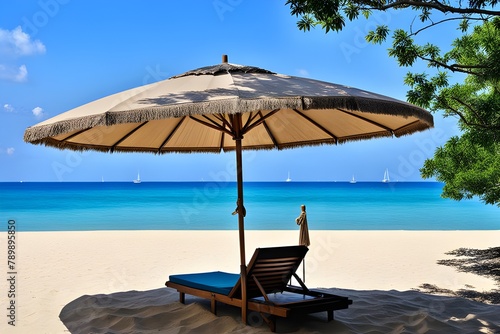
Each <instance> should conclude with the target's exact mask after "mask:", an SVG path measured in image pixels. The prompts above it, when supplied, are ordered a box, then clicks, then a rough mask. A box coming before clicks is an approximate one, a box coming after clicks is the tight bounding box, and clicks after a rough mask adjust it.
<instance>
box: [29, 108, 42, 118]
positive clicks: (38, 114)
mask: <svg viewBox="0 0 500 334" xmlns="http://www.w3.org/2000/svg"><path fill="white" fill-rule="evenodd" d="M31 112H32V113H33V115H35V117H36V118H41V117H42V116H43V109H42V108H40V107H35V108H33V110H32V111H31Z"/></svg>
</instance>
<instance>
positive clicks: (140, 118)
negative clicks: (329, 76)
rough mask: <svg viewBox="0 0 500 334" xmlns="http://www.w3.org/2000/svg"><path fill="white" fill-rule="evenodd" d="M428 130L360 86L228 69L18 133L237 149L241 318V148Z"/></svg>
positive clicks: (125, 145) (62, 141) (56, 142)
mask: <svg viewBox="0 0 500 334" xmlns="http://www.w3.org/2000/svg"><path fill="white" fill-rule="evenodd" d="M432 125H433V118H432V115H431V114H429V113H428V112H427V111H426V110H424V109H422V108H419V107H417V106H414V105H412V104H409V103H406V102H402V101H399V100H396V99H393V98H390V97H387V96H383V95H379V94H375V93H371V92H368V91H364V90H361V89H356V88H352V87H348V86H343V85H338V84H333V83H329V82H323V81H317V80H312V79H307V78H301V77H294V76H289V75H283V74H277V73H274V72H271V71H268V70H265V69H261V68H258V67H253V66H242V65H236V64H231V63H228V62H227V56H223V61H222V63H221V64H217V65H213V66H207V67H202V68H199V69H195V70H192V71H188V72H186V73H183V74H180V75H177V76H174V77H171V78H170V79H167V80H163V81H159V82H156V83H152V84H149V85H145V86H141V87H137V88H133V89H129V90H126V91H123V92H121V93H117V94H114V95H110V96H107V97H104V98H102V99H99V100H96V101H94V102H90V103H88V104H85V105H83V106H80V107H77V108H75V109H72V110H70V111H67V112H65V113H62V114H60V115H58V116H55V117H53V118H50V119H48V120H46V121H43V122H41V123H39V124H36V125H34V126H32V127H29V128H28V129H26V131H25V134H24V139H25V141H27V142H30V143H34V144H45V145H47V146H53V147H56V148H60V149H73V150H96V151H103V152H151V153H158V154H162V153H169V152H216V153H217V152H221V151H235V155H236V175H237V177H236V179H237V180H236V181H237V189H238V190H237V200H236V203H237V207H236V210H235V211H236V213H237V214H238V229H239V243H240V263H241V279H242V300H243V307H242V318H243V322H245V323H246V290H245V287H246V260H245V237H244V216H245V208H244V203H243V173H242V150H259V149H286V148H293V147H298V146H311V145H320V144H340V143H344V142H347V141H354V140H362V139H370V138H376V137H388V136H389V137H390V136H395V137H399V136H403V135H407V134H410V133H413V132H416V131H421V130H425V129H427V128H429V127H432Z"/></svg>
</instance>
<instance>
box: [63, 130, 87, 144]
mask: <svg viewBox="0 0 500 334" xmlns="http://www.w3.org/2000/svg"><path fill="white" fill-rule="evenodd" d="M90 129H92V128H86V129H83V130H80V131H77V132H75V133H72V134H70V135H69V136H67V137H65V138H63V139H61V140H60V141H61V142H64V141H66V140H69V139H71V138H73V137H76V136H78V135H79V134H82V133H84V132H85V131H87V130H90Z"/></svg>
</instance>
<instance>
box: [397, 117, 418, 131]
mask: <svg viewBox="0 0 500 334" xmlns="http://www.w3.org/2000/svg"><path fill="white" fill-rule="evenodd" d="M419 122H420V121H419V120H416V121H413V122H411V123H410V124H405V125H403V126H402V127H399V128H397V129H394V132H397V131H401V130H403V129H404V128H408V127H412V126H413V125H414V124H417V123H419Z"/></svg>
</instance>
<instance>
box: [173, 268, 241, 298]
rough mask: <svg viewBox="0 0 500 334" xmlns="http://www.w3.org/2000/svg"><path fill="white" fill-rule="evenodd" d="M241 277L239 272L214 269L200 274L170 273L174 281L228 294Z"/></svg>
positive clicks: (195, 287)
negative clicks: (232, 272) (233, 272)
mask: <svg viewBox="0 0 500 334" xmlns="http://www.w3.org/2000/svg"><path fill="white" fill-rule="evenodd" d="M239 278H240V275H239V274H231V273H225V272H222V271H213V272H209V273H199V274H183V275H170V277H169V280H170V282H172V283H177V284H181V285H184V286H188V287H190V288H194V289H199V290H205V291H210V292H215V293H220V294H223V295H228V294H229V292H231V289H232V288H233V287H234V286H235V285H236V282H237V281H238V279H239Z"/></svg>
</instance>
